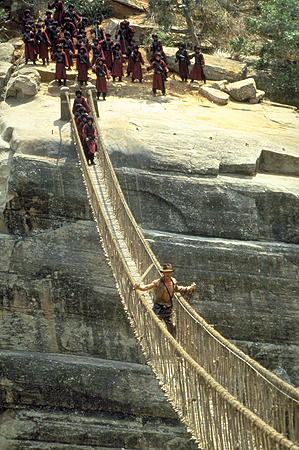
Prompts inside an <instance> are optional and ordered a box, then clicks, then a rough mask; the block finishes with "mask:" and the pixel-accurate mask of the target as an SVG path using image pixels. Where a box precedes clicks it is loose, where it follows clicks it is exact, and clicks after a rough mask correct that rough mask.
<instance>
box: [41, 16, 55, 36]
mask: <svg viewBox="0 0 299 450" xmlns="http://www.w3.org/2000/svg"><path fill="white" fill-rule="evenodd" d="M53 22H54V19H53V17H52V12H51V11H46V17H45V20H44V21H43V28H44V29H45V32H46V33H47V35H48V36H49V31H50V28H51V26H52V25H53Z"/></svg>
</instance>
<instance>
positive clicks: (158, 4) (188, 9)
mask: <svg viewBox="0 0 299 450" xmlns="http://www.w3.org/2000/svg"><path fill="white" fill-rule="evenodd" d="M200 3H201V0H150V2H149V7H150V12H151V13H152V14H154V16H155V17H156V19H157V20H158V22H159V23H162V24H163V25H164V28H165V30H168V29H170V28H171V27H172V25H173V22H174V19H175V16H176V14H182V15H183V16H184V17H185V19H186V22H187V27H188V32H189V34H190V37H191V40H192V43H193V45H196V44H198V37H197V33H196V31H195V27H194V23H193V18H192V11H193V10H194V9H196V8H197V7H198V6H199V4H200Z"/></svg>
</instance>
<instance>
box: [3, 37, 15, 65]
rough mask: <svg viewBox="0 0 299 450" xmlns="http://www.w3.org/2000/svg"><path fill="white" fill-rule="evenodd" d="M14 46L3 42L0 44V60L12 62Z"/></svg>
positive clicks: (13, 59)
mask: <svg viewBox="0 0 299 450" xmlns="http://www.w3.org/2000/svg"><path fill="white" fill-rule="evenodd" d="M14 51H15V48H14V46H13V45H12V44H9V43H7V42H6V43H4V44H0V61H5V62H8V63H11V64H13V63H14V62H15V56H14Z"/></svg>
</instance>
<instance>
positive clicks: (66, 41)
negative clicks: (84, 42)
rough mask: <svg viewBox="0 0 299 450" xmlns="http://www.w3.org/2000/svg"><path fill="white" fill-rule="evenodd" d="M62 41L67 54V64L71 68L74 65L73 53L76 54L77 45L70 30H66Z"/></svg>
mask: <svg viewBox="0 0 299 450" xmlns="http://www.w3.org/2000/svg"><path fill="white" fill-rule="evenodd" d="M60 43H61V44H62V48H63V51H64V53H65V55H66V65H67V67H68V69H70V68H71V67H72V66H73V58H72V55H73V54H75V46H74V43H73V41H72V39H71V35H70V32H69V31H65V32H64V38H63V39H61V41H60Z"/></svg>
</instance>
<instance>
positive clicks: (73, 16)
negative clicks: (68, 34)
mask: <svg viewBox="0 0 299 450" xmlns="http://www.w3.org/2000/svg"><path fill="white" fill-rule="evenodd" d="M65 19H69V20H70V21H71V22H72V23H73V24H74V25H76V20H77V21H78V22H80V20H81V16H79V14H78V13H77V12H76V11H75V10H74V5H73V3H70V4H69V6H68V9H67V10H66V11H64V12H63V21H65Z"/></svg>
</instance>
